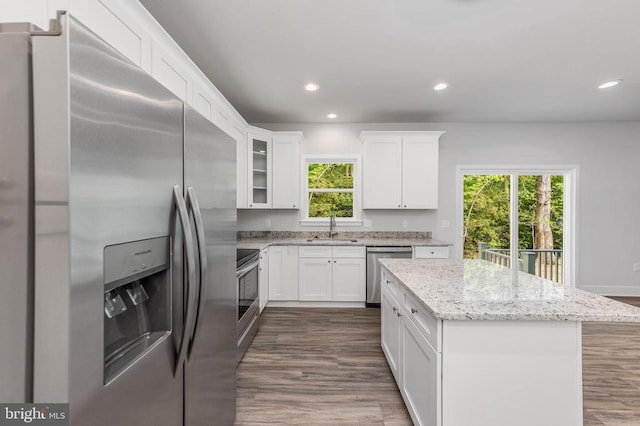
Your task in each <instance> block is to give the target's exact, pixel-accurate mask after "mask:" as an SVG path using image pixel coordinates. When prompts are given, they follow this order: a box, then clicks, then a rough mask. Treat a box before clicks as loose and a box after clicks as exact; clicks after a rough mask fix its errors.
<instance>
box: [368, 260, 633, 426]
mask: <svg viewBox="0 0 640 426" xmlns="http://www.w3.org/2000/svg"><path fill="white" fill-rule="evenodd" d="M380 262H381V264H382V266H383V268H382V275H383V276H382V282H383V293H382V308H381V315H382V349H383V351H384V353H385V356H386V358H387V361H388V363H389V366H390V367H391V370H392V372H393V374H394V377H395V379H396V382H397V383H398V387H399V388H400V391H401V393H402V396H403V398H404V400H405V403H406V405H407V408H408V410H409V412H410V414H411V416H412V418H413V421H414V423H416V424H421V425H439V426H465V425H473V426H485V425H487V426H489V425H491V426H501V425H504V426H510V425H519V426H523V425H524V426H529V425H530V426H534V425H545V426H546V425H558V426H573V425H582V424H583V422H582V416H583V414H582V331H581V330H582V322H583V321H606V322H640V309H638V308H635V307H633V306H630V305H626V304H623V303H620V302H616V301H613V300H610V299H607V298H604V297H601V296H598V295H595V294H592V293H588V292H585V291H581V290H579V289H576V288H572V287H569V286H563V285H562V284H557V283H554V282H551V281H548V280H544V279H541V278H537V277H534V276H532V275H529V274H526V273H522V272H517V271H516V272H515V273H514V272H513V271H511V270H510V269H507V268H504V267H502V266H499V265H496V264H493V263H489V262H487V261H482V260H467V261H464V262H461V261H451V260H440V261H433V260H415V259H382V260H380ZM639 365H640V361H639Z"/></svg>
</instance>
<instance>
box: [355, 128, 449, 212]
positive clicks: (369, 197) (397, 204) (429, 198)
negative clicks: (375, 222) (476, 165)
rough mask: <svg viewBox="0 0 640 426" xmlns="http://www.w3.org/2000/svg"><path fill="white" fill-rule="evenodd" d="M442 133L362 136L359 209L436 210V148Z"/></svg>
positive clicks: (382, 133) (372, 133) (364, 134)
mask: <svg viewBox="0 0 640 426" xmlns="http://www.w3.org/2000/svg"><path fill="white" fill-rule="evenodd" d="M443 133H444V132H430V131H424V132H362V133H361V134H360V139H361V141H362V143H363V144H364V150H363V151H364V155H363V178H362V207H363V208H365V209H435V208H438V146H439V139H440V136H441V135H442V134H443Z"/></svg>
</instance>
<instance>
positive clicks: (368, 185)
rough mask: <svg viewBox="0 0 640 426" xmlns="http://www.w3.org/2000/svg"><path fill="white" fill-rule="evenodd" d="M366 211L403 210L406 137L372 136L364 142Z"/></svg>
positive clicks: (363, 203) (364, 201)
mask: <svg viewBox="0 0 640 426" xmlns="http://www.w3.org/2000/svg"><path fill="white" fill-rule="evenodd" d="M363 157H364V161H363V177H362V208H365V209H390V208H400V207H401V206H402V194H401V191H400V188H401V187H402V136H400V135H398V134H395V135H394V134H371V135H367V136H366V139H364V153H363Z"/></svg>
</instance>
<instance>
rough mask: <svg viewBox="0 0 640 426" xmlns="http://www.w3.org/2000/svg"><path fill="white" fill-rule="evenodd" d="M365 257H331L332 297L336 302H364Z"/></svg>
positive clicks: (365, 283)
mask: <svg viewBox="0 0 640 426" xmlns="http://www.w3.org/2000/svg"><path fill="white" fill-rule="evenodd" d="M366 274H367V266H366V260H365V259H348V258H335V257H334V258H333V298H332V300H334V301H336V302H364V301H365V291H366V285H367V282H366Z"/></svg>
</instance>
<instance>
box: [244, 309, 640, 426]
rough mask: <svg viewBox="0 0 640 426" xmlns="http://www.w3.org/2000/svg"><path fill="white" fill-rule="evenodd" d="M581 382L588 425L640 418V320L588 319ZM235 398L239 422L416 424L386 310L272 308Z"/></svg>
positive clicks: (639, 422)
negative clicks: (383, 318)
mask: <svg viewBox="0 0 640 426" xmlns="http://www.w3.org/2000/svg"><path fill="white" fill-rule="evenodd" d="M624 301H625V302H631V303H634V304H638V305H640V303H639V302H640V299H634V300H624ZM583 387H584V425H585V426H601V425H607V426H619V425H626V426H631V425H640V324H610V323H585V324H583ZM237 404H238V407H237V416H236V425H281V424H305V425H411V419H410V417H409V414H408V413H407V411H406V408H405V406H404V402H403V401H402V397H401V396H400V392H399V391H398V388H397V386H396V384H395V381H394V379H393V376H392V374H391V371H390V370H389V367H388V366H387V362H386V359H385V358H384V355H383V353H382V350H381V349H380V310H378V309H291V308H290V309H277V308H267V309H266V310H265V311H264V312H263V315H262V325H261V329H260V331H259V332H258V334H257V335H256V337H255V339H254V341H253V343H252V344H251V346H250V347H249V349H248V351H247V353H246V355H245V357H244V359H243V360H242V362H241V363H240V365H239V366H238V402H237Z"/></svg>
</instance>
